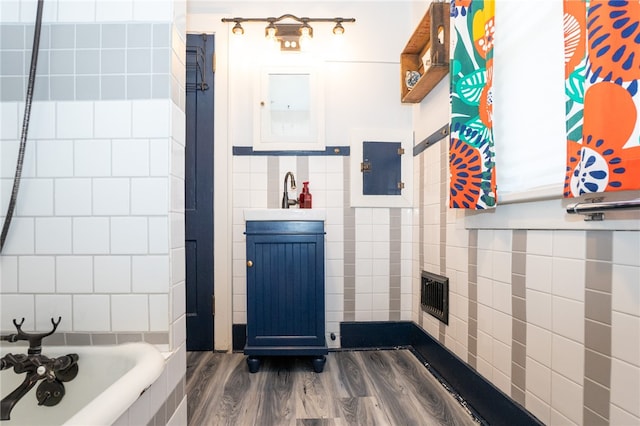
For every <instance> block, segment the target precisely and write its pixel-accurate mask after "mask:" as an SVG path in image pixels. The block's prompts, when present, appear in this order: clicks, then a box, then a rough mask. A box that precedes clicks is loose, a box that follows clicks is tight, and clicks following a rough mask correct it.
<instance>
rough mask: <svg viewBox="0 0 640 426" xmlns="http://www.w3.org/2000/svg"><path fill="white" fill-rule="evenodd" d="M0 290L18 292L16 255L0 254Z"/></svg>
mask: <svg viewBox="0 0 640 426" xmlns="http://www.w3.org/2000/svg"><path fill="white" fill-rule="evenodd" d="M0 291H2V293H17V292H18V257H17V256H0Z"/></svg>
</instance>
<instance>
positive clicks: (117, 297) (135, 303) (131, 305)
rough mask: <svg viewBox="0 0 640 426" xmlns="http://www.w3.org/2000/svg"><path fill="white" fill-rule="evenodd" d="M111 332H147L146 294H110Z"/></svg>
mask: <svg viewBox="0 0 640 426" xmlns="http://www.w3.org/2000/svg"><path fill="white" fill-rule="evenodd" d="M111 330H112V331H140V330H142V331H146V330H149V300H148V296H147V295H146V294H112V295H111Z"/></svg>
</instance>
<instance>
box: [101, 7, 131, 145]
mask: <svg viewBox="0 0 640 426" xmlns="http://www.w3.org/2000/svg"><path fill="white" fill-rule="evenodd" d="M101 3H102V2H101ZM94 114H95V118H94V123H95V124H94V125H95V131H94V137H95V138H98V139H104V138H107V139H114V138H130V137H131V102H130V101H102V102H96V103H95V107H94Z"/></svg>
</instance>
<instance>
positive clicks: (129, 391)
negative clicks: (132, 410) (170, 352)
mask: <svg viewBox="0 0 640 426" xmlns="http://www.w3.org/2000/svg"><path fill="white" fill-rule="evenodd" d="M0 353H1V354H2V355H3V356H4V355H5V354H7V353H14V354H26V353H27V347H26V346H17V345H11V344H7V345H3V346H2V347H1V348H0ZM70 353H76V354H78V356H79V359H78V375H77V376H76V378H75V379H73V380H72V381H70V382H65V383H64V387H65V396H64V397H63V398H62V401H60V403H59V404H58V405H55V406H53V407H44V406H38V403H37V401H36V396H35V393H36V389H37V387H38V385H39V384H40V383H41V382H42V381H39V382H38V383H37V384H36V385H35V386H34V387H33V388H32V389H31V390H30V391H29V393H27V394H26V395H25V396H24V397H23V398H22V399H21V400H20V401H19V402H18V403H17V404H16V405H15V407H13V410H12V411H11V420H8V421H2V422H0V426H13V425H29V426H33V425H38V426H41V425H42V426H44V425H82V426H88V425H111V424H113V423H114V422H115V421H116V420H118V418H119V417H120V416H121V415H122V414H123V413H124V412H125V411H126V410H127V409H128V408H129V407H130V406H131V405H132V404H133V403H134V402H135V401H136V399H138V397H139V396H140V394H141V393H142V392H144V390H145V389H147V388H148V387H149V386H151V384H153V382H155V381H156V379H157V378H158V377H159V376H160V374H161V373H162V371H163V369H164V363H165V359H164V357H163V356H162V354H161V353H160V352H159V351H158V350H157V349H156V348H155V347H154V346H152V345H150V344H148V343H142V342H140V343H125V344H121V345H112V346H55V347H53V346H52V347H47V346H46V344H45V345H43V347H42V354H43V355H45V356H47V357H49V358H55V357H58V356H61V355H66V354H70ZM24 377H25V376H24V374H16V373H15V372H14V371H13V368H11V369H7V370H2V371H0V389H1V391H2V392H1V394H0V397H1V398H4V397H6V396H7V395H8V394H9V393H11V392H12V391H13V390H14V389H15V388H16V387H18V386H19V385H20V383H22V381H23V380H24Z"/></svg>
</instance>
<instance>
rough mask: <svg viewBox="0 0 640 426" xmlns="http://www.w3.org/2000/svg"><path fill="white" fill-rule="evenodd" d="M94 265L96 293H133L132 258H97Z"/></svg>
mask: <svg viewBox="0 0 640 426" xmlns="http://www.w3.org/2000/svg"><path fill="white" fill-rule="evenodd" d="M93 265H94V280H93V282H94V292H95V293H130V292H131V257H129V256H111V255H109V256H95V257H94V260H93Z"/></svg>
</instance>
